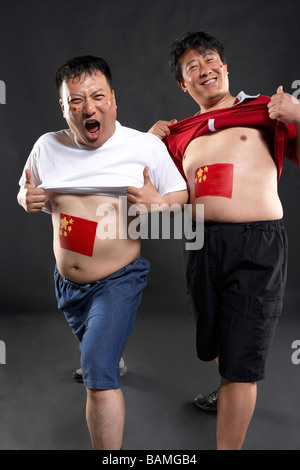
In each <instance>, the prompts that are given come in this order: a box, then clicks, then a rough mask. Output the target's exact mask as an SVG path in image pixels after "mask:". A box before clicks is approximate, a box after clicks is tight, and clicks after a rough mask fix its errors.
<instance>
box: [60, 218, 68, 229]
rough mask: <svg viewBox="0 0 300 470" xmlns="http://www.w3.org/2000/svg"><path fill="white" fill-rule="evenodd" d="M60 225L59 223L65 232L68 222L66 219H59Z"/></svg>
mask: <svg viewBox="0 0 300 470" xmlns="http://www.w3.org/2000/svg"><path fill="white" fill-rule="evenodd" d="M60 223H61V228H63V229H64V230H65V229H66V228H67V226H68V223H69V222H68V221H67V219H66V217H64V218H63V219H61V221H60Z"/></svg>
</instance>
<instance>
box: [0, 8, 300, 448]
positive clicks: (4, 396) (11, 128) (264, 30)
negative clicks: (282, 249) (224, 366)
mask: <svg viewBox="0 0 300 470" xmlns="http://www.w3.org/2000/svg"><path fill="white" fill-rule="evenodd" d="M299 20H300V3H299V1H298V0H285V1H278V0H277V1H276V0H273V1H270V0H264V1H258V0H255V1H254V0H253V1H251V0H244V1H243V2H238V1H237V0H227V1H224V0H215V1H214V2H207V1H204V0H197V1H196V0H151V1H149V0H139V1H137V0H97V1H95V0H89V1H87V2H82V1H78V0H66V1H63V0H60V1H58V0H52V1H47V0H44V1H43V2H41V1H36V0H34V1H30V0H28V1H21V0H15V1H14V2H10V1H6V0H0V80H2V81H4V82H5V84H6V104H4V105H0V142H1V169H0V172H1V185H0V191H1V201H2V223H1V230H0V247H1V248H0V249H1V253H0V260H1V268H2V269H1V279H0V294H1V297H0V340H3V341H5V342H6V345H7V364H6V365H0V373H1V380H0V382H1V386H0V415H1V420H0V436H1V437H0V448H1V449H87V448H90V439H89V436H88V432H87V430H86V427H85V425H84V420H85V418H84V416H85V409H84V406H85V405H84V401H85V395H84V387H81V386H78V385H77V384H73V382H72V378H71V370H72V368H73V367H75V366H76V367H77V366H78V365H79V351H78V346H77V343H76V342H75V341H74V339H73V338H72V337H71V334H70V332H69V329H68V327H67V324H66V322H64V319H63V318H62V316H61V315H60V314H59V313H57V310H56V302H55V298H54V292H53V281H52V273H53V266H54V258H53V255H52V234H51V231H52V228H51V218H50V216H48V215H46V214H34V215H28V214H26V213H25V211H24V210H23V209H22V208H20V207H19V206H18V204H17V201H16V194H17V192H18V189H19V188H18V180H19V177H20V174H21V171H22V169H23V166H24V163H25V160H26V158H27V156H28V154H29V152H30V150H31V148H32V145H33V143H34V142H35V141H36V139H37V138H38V137H39V136H40V135H41V134H43V133H45V132H48V131H54V130H58V129H61V128H63V127H65V125H66V124H65V121H64V120H63V118H62V116H61V112H60V108H59V105H58V97H57V93H56V89H55V84H54V73H55V70H56V69H57V67H58V66H60V65H61V63H62V62H64V61H65V60H66V59H69V58H70V57H72V56H76V55H80V54H90V53H91V54H97V55H100V56H103V57H104V58H106V59H107V61H108V62H109V63H110V65H111V68H112V72H113V85H114V88H115V91H116V96H117V102H118V118H119V120H120V121H121V122H122V124H124V125H126V126H131V127H136V128H137V129H140V130H144V131H147V130H148V129H149V127H150V126H151V125H152V124H153V123H154V122H156V121H157V120H158V119H162V118H163V119H164V118H165V119H171V118H174V117H176V118H177V119H182V118H185V117H188V116H190V115H192V114H193V113H194V112H195V111H196V107H195V105H194V104H193V102H192V100H191V99H190V98H189V97H188V96H187V95H186V94H184V93H183V92H182V91H181V90H180V89H179V87H178V86H177V85H176V83H175V80H174V78H173V77H172V76H171V73H170V71H169V68H168V63H167V62H168V56H169V49H170V44H171V42H172V41H173V40H174V39H175V38H176V37H179V36H181V35H183V34H184V33H186V32H187V31H189V30H192V29H203V30H206V31H208V32H211V33H212V34H214V35H216V36H217V37H219V39H220V40H221V41H222V42H223V43H224V45H225V48H226V51H227V59H228V64H229V71H230V76H229V77H230V83H231V91H232V93H234V94H236V93H238V92H239V91H240V90H244V91H245V92H247V93H249V94H257V93H263V94H267V95H272V94H273V93H275V92H276V89H277V87H278V85H283V87H284V90H285V91H287V92H289V93H292V92H293V91H295V90H294V89H292V84H293V82H294V81H296V80H300V66H299V47H300V41H299V39H300V31H299V23H300V22H299ZM298 96H299V94H298ZM0 101H1V100H0ZM257 190H259V188H257ZM279 192H280V196H281V199H282V202H283V205H284V210H285V223H286V227H287V230H288V234H289V246H290V252H289V276H288V283H287V291H286V301H285V307H284V314H283V315H282V319H281V323H280V328H279V329H278V333H277V336H276V338H275V344H274V346H273V348H272V351H271V357H270V360H269V365H268V376H267V377H268V378H267V379H266V380H265V381H264V382H263V385H262V386H260V387H259V399H258V405H257V409H256V412H255V418H254V420H253V422H252V424H251V427H250V430H249V431H248V435H247V441H246V444H245V448H246V449H269V448H270V449H281V448H282V449H298V448H299V426H300V415H299V406H298V401H299V400H298V395H299V393H298V390H299V386H300V383H299V367H300V364H299V365H296V364H293V363H292V361H291V355H292V349H291V344H292V342H293V341H294V340H298V339H300V331H299V324H300V322H299V319H298V311H299V309H298V304H299V300H300V296H299V287H298V286H299V281H298V279H299V269H298V267H299V261H300V248H299V236H298V231H299V225H300V223H299V217H298V212H299V208H298V202H299V196H300V168H298V167H297V166H296V165H294V164H292V163H290V162H288V161H287V162H285V165H284V171H283V175H282V178H281V181H280V184H279ZM143 254H144V256H146V257H147V258H148V259H150V261H151V266H152V269H151V273H150V277H149V283H148V287H147V289H146V290H145V292H144V295H143V302H142V306H141V309H140V314H139V317H138V322H137V327H136V329H135V332H134V334H133V336H132V338H131V340H130V342H129V344H128V346H127V347H126V351H125V359H126V362H127V365H128V367H129V373H128V374H127V376H125V378H124V387H123V390H124V393H125V395H126V409H127V421H126V433H125V441H124V448H125V449H149V448H150V449H151V448H152V449H195V448H197V449H198V448H200V449H214V448H215V442H214V433H215V418H214V416H212V414H209V413H204V412H201V410H198V409H196V407H195V406H194V405H193V404H192V400H193V397H194V395H195V394H196V393H199V392H200V391H201V392H206V391H212V390H213V389H214V388H215V387H216V386H217V384H218V380H219V378H218V375H217V370H216V367H215V364H206V363H202V362H200V361H198V360H197V359H196V354H195V345H194V325H193V324H192V323H193V322H192V319H191V318H190V316H189V315H188V314H187V311H188V308H187V302H186V297H185V288H184V278H183V273H182V264H181V241H180V240H175V241H167V240H166V241H164V240H152V241H144V243H143ZM56 313H57V314H56ZM151 446H152V447H151Z"/></svg>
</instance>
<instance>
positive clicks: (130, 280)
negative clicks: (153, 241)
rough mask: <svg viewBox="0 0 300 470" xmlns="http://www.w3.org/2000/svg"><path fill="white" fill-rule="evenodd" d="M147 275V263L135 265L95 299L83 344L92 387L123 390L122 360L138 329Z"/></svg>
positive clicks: (113, 279)
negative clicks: (133, 334)
mask: <svg viewBox="0 0 300 470" xmlns="http://www.w3.org/2000/svg"><path fill="white" fill-rule="evenodd" d="M147 272H148V271H147V267H145V266H144V265H143V263H142V266H141V262H139V263H135V264H134V263H133V264H132V265H129V267H126V268H124V272H121V273H117V274H115V275H113V276H111V277H110V279H107V282H106V285H105V288H104V289H102V290H101V292H99V293H97V295H95V296H94V297H93V298H92V299H91V301H90V304H89V306H88V312H89V313H88V316H87V318H86V322H85V332H84V334H83V337H82V341H81V344H80V348H81V364H82V372H83V380H84V383H85V385H86V386H87V387H88V388H98V389H110V388H120V386H121V384H120V374H119V360H120V358H121V355H122V353H123V350H124V348H125V345H126V343H127V341H128V339H129V336H130V334H131V332H132V330H133V328H134V326H135V322H136V314H137V310H138V307H139V304H140V301H141V297H142V291H143V289H144V287H145V285H146V274H147Z"/></svg>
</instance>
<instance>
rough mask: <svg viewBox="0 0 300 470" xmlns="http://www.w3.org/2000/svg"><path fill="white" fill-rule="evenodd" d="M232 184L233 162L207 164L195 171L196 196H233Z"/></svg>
mask: <svg viewBox="0 0 300 470" xmlns="http://www.w3.org/2000/svg"><path fill="white" fill-rule="evenodd" d="M232 186H233V164H232V163H215V164H214V165H205V166H201V167H200V168H197V170H196V171H195V197H202V196H219V197H227V198H231V196H232Z"/></svg>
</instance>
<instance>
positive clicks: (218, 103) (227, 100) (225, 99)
mask: <svg viewBox="0 0 300 470" xmlns="http://www.w3.org/2000/svg"><path fill="white" fill-rule="evenodd" d="M234 103H235V97H234V96H232V95H231V94H230V93H229V92H228V93H226V95H224V96H221V97H218V98H216V99H214V100H211V101H209V102H208V101H205V102H204V103H203V102H199V103H198V104H199V106H200V111H199V113H198V114H202V113H207V112H209V111H214V110H215V109H221V108H230V107H231V106H233V105H234Z"/></svg>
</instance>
